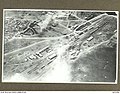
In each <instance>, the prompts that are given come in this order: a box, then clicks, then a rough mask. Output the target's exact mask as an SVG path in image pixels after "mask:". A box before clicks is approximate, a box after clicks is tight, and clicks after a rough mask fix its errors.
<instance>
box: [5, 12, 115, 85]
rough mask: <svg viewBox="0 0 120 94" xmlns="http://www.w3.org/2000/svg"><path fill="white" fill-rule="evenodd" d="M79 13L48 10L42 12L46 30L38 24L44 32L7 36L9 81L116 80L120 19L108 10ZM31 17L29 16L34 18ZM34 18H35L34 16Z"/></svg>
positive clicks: (6, 60)
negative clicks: (118, 20) (118, 25)
mask: <svg viewBox="0 0 120 94" xmlns="http://www.w3.org/2000/svg"><path fill="white" fill-rule="evenodd" d="M29 14H32V13H29ZM33 14H34V13H33ZM78 14H79V13H77V12H75V13H74V12H73V13H69V12H68V13H67V12H57V13H55V14H53V13H51V14H50V13H47V14H44V15H42V16H41V17H43V18H44V20H43V21H42V22H40V23H39V25H40V27H41V28H38V27H36V30H38V32H39V34H35V35H20V32H23V31H24V30H21V31H20V30H19V31H17V32H14V33H13V32H12V31H9V33H11V32H12V33H13V36H12V37H11V38H10V39H9V34H7V35H6V34H5V38H6V39H7V40H5V42H4V62H3V81H4V82H8V81H9V82H53V83H54V82H57V83H59V82H61V83H66V82H67V83H69V82H115V80H116V49H117V48H116V47H117V17H116V16H111V15H108V14H106V13H95V14H94V13H92V14H91V15H92V16H88V14H87V16H85V14H84V16H83V15H82V14H81V16H80V14H79V15H78ZM24 15H28V14H24ZM39 15H40V14H38V15H37V17H39ZM25 17H26V16H23V19H24V20H25V19H26V18H29V17H26V18H25ZM32 17H34V16H30V18H29V20H30V19H31V20H30V21H29V22H31V21H32V20H34V19H33V18H32ZM35 17H36V16H35ZM37 17H36V18H37ZM14 18H16V17H14ZM17 19H18V15H17ZM39 19H40V18H37V20H39ZM46 19H47V20H46ZM19 20H20V18H19ZM42 23H43V24H42ZM44 24H45V25H44ZM4 25H6V24H4ZM8 26H9V25H8ZM26 27H27V24H26ZM5 30H6V29H5ZM4 32H7V31H4ZM29 33H30V32H29Z"/></svg>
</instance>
